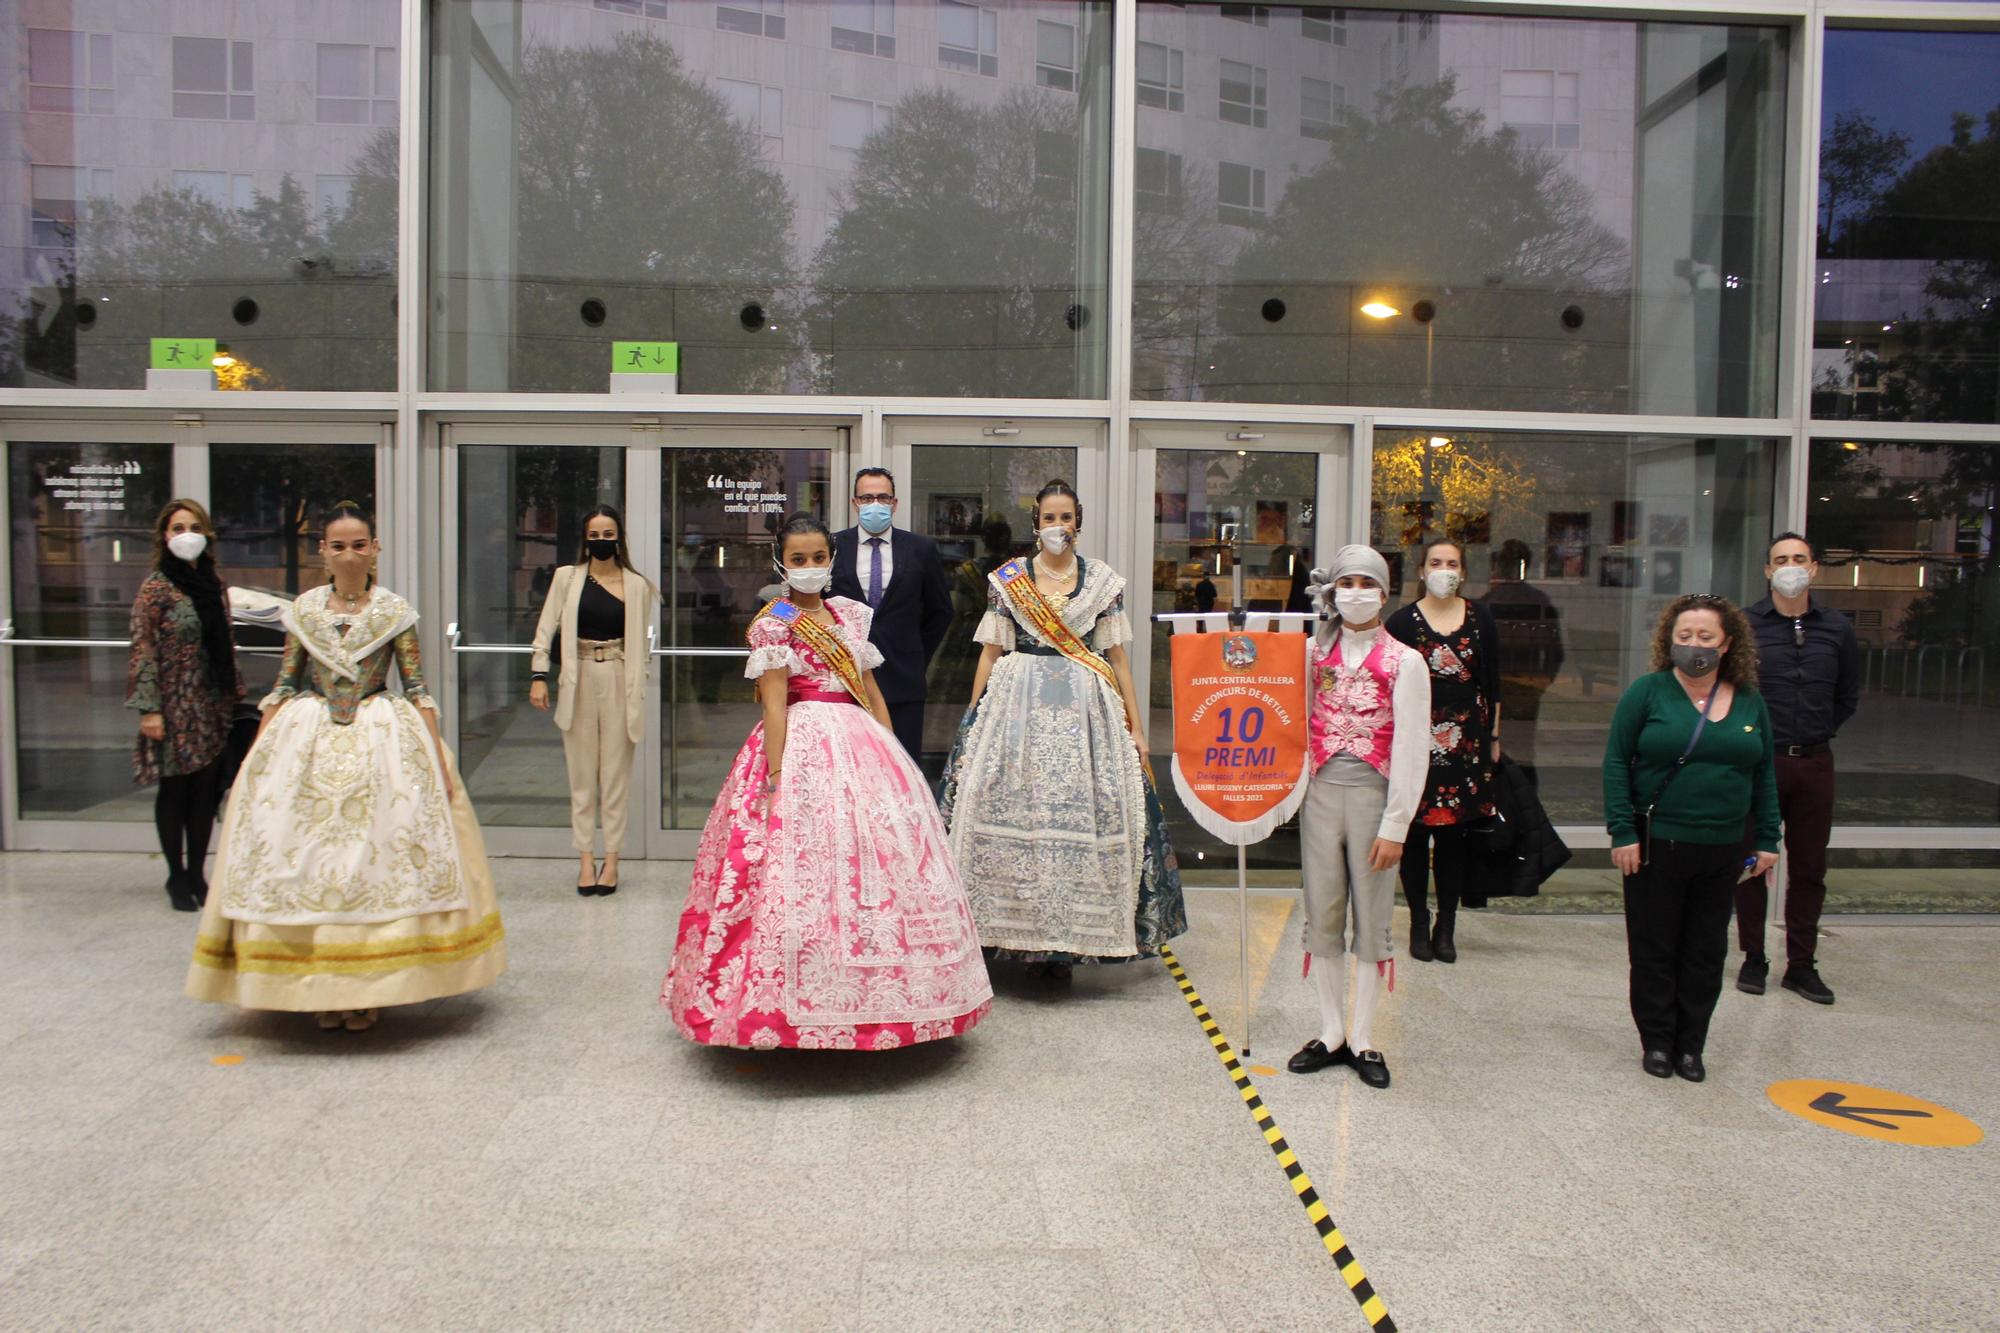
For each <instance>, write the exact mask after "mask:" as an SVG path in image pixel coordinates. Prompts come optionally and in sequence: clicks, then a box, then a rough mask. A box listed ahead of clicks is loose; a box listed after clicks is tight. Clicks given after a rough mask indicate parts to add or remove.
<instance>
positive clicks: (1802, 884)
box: [1736, 532, 1861, 1004]
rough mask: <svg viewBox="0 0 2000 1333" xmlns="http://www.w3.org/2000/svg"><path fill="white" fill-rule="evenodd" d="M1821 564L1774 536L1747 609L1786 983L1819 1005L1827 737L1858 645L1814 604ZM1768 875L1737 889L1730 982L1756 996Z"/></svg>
mask: <svg viewBox="0 0 2000 1333" xmlns="http://www.w3.org/2000/svg"><path fill="white" fill-rule="evenodd" d="M1818 575H1819V561H1818V559H1817V558H1816V553H1815V552H1814V550H1813V548H1812V545H1811V543H1809V542H1808V541H1806V539H1805V538H1804V537H1801V536H1800V535H1799V534H1798V533H1796V532H1781V533H1779V534H1778V535H1777V536H1776V537H1774V538H1772V539H1771V552H1770V556H1769V558H1768V560H1767V562H1766V563H1765V566H1764V576H1765V577H1766V578H1767V579H1769V580H1770V582H1771V595H1770V596H1769V597H1766V598H1765V599H1764V600H1763V601H1761V602H1758V603H1757V604H1756V605H1755V606H1752V607H1750V608H1749V617H1750V624H1751V627H1752V628H1753V629H1755V631H1756V633H1757V656H1758V659H1759V662H1758V674H1759V676H1760V677H1761V678H1762V688H1763V694H1764V702H1765V705H1766V706H1767V707H1768V708H1769V709H1770V710H1771V739H1772V741H1773V742H1774V743H1775V744H1776V746H1777V758H1776V760H1775V762H1776V764H1777V770H1778V811H1779V813H1780V815H1782V816H1783V818H1784V821H1785V857H1786V863H1787V864H1786V883H1785V978H1784V983H1783V984H1784V987H1785V989H1786V990H1788V991H1794V992H1796V993H1798V994H1800V995H1803V996H1804V997H1805V998H1806V999H1808V1000H1811V1001H1813V1002H1814V1003H1816V1004H1832V1003H1833V992H1832V991H1831V990H1830V989H1828V987H1827V984H1826V983H1825V982H1824V981H1821V980H1820V976H1819V968H1818V966H1817V964H1816V961H1815V959H1814V957H1813V948H1814V945H1815V943H1816V941H1817V940H1818V939H1819V914H1820V909H1821V908H1822V907H1823V906H1825V904H1826V843H1827V839H1828V837H1829V836H1831V834H1832V832H1833V748H1832V747H1833V738H1834V736H1835V735H1837V734H1838V733H1839V731H1840V728H1841V727H1842V726H1843V725H1844V724H1845V723H1846V722H1847V719H1848V718H1850V717H1853V716H1854V709H1855V706H1856V705H1857V704H1858V703H1859V702H1860V700H1861V645H1860V642H1859V641H1858V640H1857V639H1856V638H1855V636H1854V625H1853V624H1852V622H1850V621H1849V620H1848V618H1847V617H1846V616H1844V615H1842V614H1840V612H1838V611H1833V610H1829V609H1828V608H1826V607H1823V606H1819V605H1816V604H1815V603H1814V602H1813V600H1812V594H1811V591H1810V589H1811V587H1812V581H1813V579H1815V578H1816V577H1818ZM1767 907H1768V895H1767V892H1766V888H1765V879H1764V877H1762V876H1759V877H1757V878H1755V879H1749V880H1745V881H1744V882H1742V883H1741V884H1738V885H1737V886H1736V935H1737V942H1738V943H1740V944H1741V945H1742V946H1743V954H1744V957H1743V970H1742V971H1741V972H1739V973H1737V976H1736V989H1738V990H1740V991H1745V992H1747V993H1749V994H1751V995H1762V994H1763V993H1764V983H1765V980H1766V978H1767V977H1768V976H1769V975H1770V970H1771V965H1770V961H1769V960H1768V959H1767V958H1765V956H1764V914H1765V911H1766V908H1767Z"/></svg>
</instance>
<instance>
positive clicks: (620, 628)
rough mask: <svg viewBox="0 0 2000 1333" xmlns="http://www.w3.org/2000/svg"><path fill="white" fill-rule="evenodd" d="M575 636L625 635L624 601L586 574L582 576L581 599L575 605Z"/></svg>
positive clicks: (615, 638)
mask: <svg viewBox="0 0 2000 1333" xmlns="http://www.w3.org/2000/svg"><path fill="white" fill-rule="evenodd" d="M576 637H577V638H579V639H598V640H605V639H611V640H622V639H623V638H624V637H625V603H623V602H621V601H619V600H618V599H617V598H616V597H614V596H612V595H611V593H610V592H608V591H607V590H606V589H605V587H604V585H603V584H601V583H599V582H598V581H597V580H596V579H594V578H592V577H591V576H590V575H588V574H585V575H584V576H583V600H582V601H580V602H578V603H577V607H576Z"/></svg>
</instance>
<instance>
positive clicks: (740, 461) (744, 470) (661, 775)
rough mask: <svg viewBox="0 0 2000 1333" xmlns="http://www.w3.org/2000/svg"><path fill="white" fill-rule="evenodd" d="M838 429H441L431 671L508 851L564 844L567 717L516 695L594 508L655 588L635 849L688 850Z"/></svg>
mask: <svg viewBox="0 0 2000 1333" xmlns="http://www.w3.org/2000/svg"><path fill="white" fill-rule="evenodd" d="M845 457H846V437H845V432H844V430H843V429H841V428H839V427H833V426H811V427H798V428H792V427H750V426H733V425H719V426H696V425H686V426H680V425H676V426H668V427H664V428H663V427H661V426H659V425H655V424H651V423H646V424H643V425H633V426H623V425H620V426H599V425H578V426H514V425H506V426H502V425H491V426H489V425H480V424H458V425H451V426H447V427H446V428H445V432H444V449H443V451H442V474H441V480H442V484H443V487H444V494H445V496H446V497H447V498H446V502H445V505H444V510H445V513H446V515H447V518H448V525H449V531H448V532H447V533H446V534H445V540H444V544H443V545H444V556H445V561H446V567H445V571H444V585H445V593H446V606H447V610H448V615H447V620H446V624H447V633H446V639H447V651H446V653H445V654H444V657H445V659H446V674H445V676H444V678H443V681H442V684H441V686H440V687H439V698H440V700H441V701H443V702H444V704H445V709H446V724H447V729H448V731H449V732H450V734H451V735H453V736H454V737H455V739H456V744H457V746H458V756H459V764H460V767H461V768H462V770H463V771H464V773H465V781H466V789H467V791H468V792H469V793H470V794H471V796H472V801H473V805H474V807H475V808H476V809H477V810H478V811H479V820H480V824H481V827H482V828H483V829H484V830H485V832H486V837H487V841H488V844H489V845H490V846H491V847H492V849H493V850H494V851H495V852H496V853H499V854H502V855H516V856H550V857H565V858H566V857H568V856H569V855H570V854H571V849H570V835H569V782H568V774H567V769H566V766H565V764H564V760H563V742H562V733H561V732H560V731H559V730H557V728H556V725H555V720H554V718H553V717H552V716H551V715H550V714H547V713H542V712H539V711H537V710H536V709H534V708H533V707H532V706H530V704H529V703H528V686H529V673H530V662H529V658H530V654H531V652H532V647H531V645H532V643H533V640H534V636H535V627H536V623H537V622H538V621H539V619H540V617H541V613H542V603H543V601H544V599H545V598H546V597H547V595H548V590H549V587H550V585H551V583H552V581H553V579H554V577H555V572H556V569H557V568H558V567H559V566H561V565H565V564H572V563H574V562H575V561H576V560H578V559H579V558H580V556H581V555H582V544H583V543H582V538H583V528H584V520H585V516H586V515H587V514H588V513H589V512H590V510H591V509H592V508H593V507H594V506H596V505H598V504H610V505H614V506H616V507H618V508H619V509H620V510H621V511H622V512H623V514H624V516H625V537H626V545H627V547H628V549H629V550H630V552H631V555H632V560H633V563H634V564H635V565H636V566H637V567H638V570H639V572H640V573H641V574H643V575H645V576H646V578H647V579H649V580H651V581H652V583H653V584H654V586H655V587H656V588H657V589H658V590H659V596H660V599H661V600H660V605H659V606H658V608H657V609H656V611H655V616H654V619H655V625H656V629H655V637H654V642H653V643H652V644H651V645H650V649H651V650H650V653H649V654H648V661H649V664H650V667H651V669H650V671H649V673H648V678H649V679H648V687H647V688H648V704H647V716H648V717H651V718H653V719H655V723H656V725H654V726H651V727H649V728H648V734H647V736H646V737H645V739H644V741H643V742H642V743H641V745H640V749H639V752H638V754H637V755H636V756H635V758H634V764H635V770H634V773H633V780H632V787H631V810H632V819H631V824H630V831H629V833H628V835H627V839H626V845H625V850H624V854H625V855H626V856H628V857H644V856H653V857H662V856H664V857H691V856H693V855H694V851H695V846H696V843H697V842H698V841H699V838H700V833H701V828H702V824H703V823H704V822H705V821H706V820H707V818H708V811H709V807H710V806H711V805H712V804H713V803H714V800H715V793H716V792H717V790H718V789H719V788H720V787H721V784H722V778H723V775H724V774H725V773H726V772H727V771H728V767H729V764H730V762H731V760H733V759H734V757H735V755H736V751H737V749H738V748H739V747H740V746H741V745H742V744H743V740H744V737H746V736H747V735H748V734H749V732H750V728H751V727H752V726H754V725H755V723H756V720H757V713H756V707H755V705H754V704H753V703H752V701H751V697H750V686H749V682H747V681H745V680H744V679H743V659H744V657H745V656H747V653H748V650H747V648H746V647H745V643H744V636H745V634H746V632H747V631H748V629H749V627H750V621H751V619H752V618H753V617H754V616H755V615H756V614H757V612H758V611H759V610H760V609H762V607H763V605H764V604H765V602H767V601H769V600H770V599H771V597H773V596H775V595H776V590H775V587H774V584H775V581H776V580H775V578H774V576H773V574H772V569H771V566H772V553H771V547H772V542H773V538H774V535H775V533H776V531H777V529H778V528H779V527H780V526H782V524H783V523H784V521H785V518H786V516H787V515H789V514H791V513H794V512H797V511H800V510H803V511H805V512H807V513H811V514H815V515H818V516H821V517H825V516H827V509H828V500H829V488H830V485H831V482H830V478H831V477H832V475H833V473H834V470H835V468H836V466H837V465H838V466H845V463H844V460H845Z"/></svg>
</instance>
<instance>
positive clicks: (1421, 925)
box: [1410, 907, 1437, 963]
mask: <svg viewBox="0 0 2000 1333" xmlns="http://www.w3.org/2000/svg"><path fill="white" fill-rule="evenodd" d="M1436 956H1437V955H1436V954H1435V953H1433V952H1432V951H1431V914H1430V912H1429V911H1428V910H1427V909H1425V908H1422V907H1412V908H1411V909H1410V957H1412V958H1414V959H1416V960H1417V961H1418V962H1420V963H1428V962H1429V961H1430V960H1431V959H1433V958H1435V957H1436Z"/></svg>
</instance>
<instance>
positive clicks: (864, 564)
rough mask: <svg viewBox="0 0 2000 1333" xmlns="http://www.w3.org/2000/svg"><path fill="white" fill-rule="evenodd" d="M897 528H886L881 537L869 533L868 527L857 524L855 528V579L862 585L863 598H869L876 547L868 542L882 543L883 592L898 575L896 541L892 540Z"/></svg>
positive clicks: (886, 590)
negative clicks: (870, 572)
mask: <svg viewBox="0 0 2000 1333" xmlns="http://www.w3.org/2000/svg"><path fill="white" fill-rule="evenodd" d="M895 531H896V530H895V528H893V527H891V528H888V529H885V530H884V531H883V533H882V535H881V536H880V537H871V536H869V535H868V529H866V528H864V527H860V526H859V525H857V526H856V527H855V529H854V581H855V582H856V583H859V584H860V585H861V598H862V600H863V601H866V600H867V599H868V571H869V568H870V564H871V561H872V559H873V552H874V550H875V548H874V547H872V546H870V545H869V544H868V543H870V542H874V541H879V542H881V543H882V592H883V593H884V594H885V595H886V594H887V593H888V591H889V580H890V579H892V578H894V577H895V576H896V543H895V542H894V541H893V540H892V538H893V537H894V535H895Z"/></svg>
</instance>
